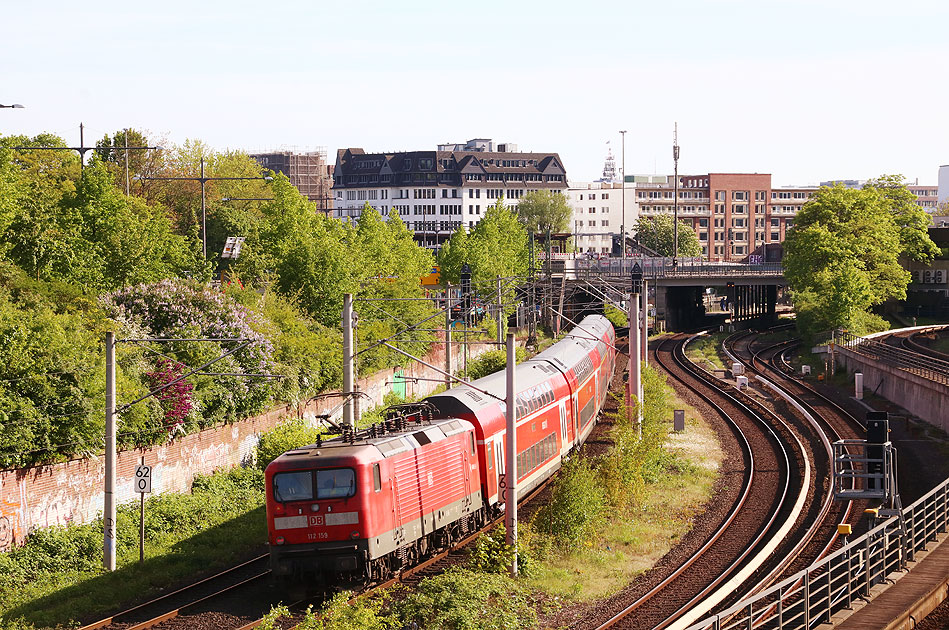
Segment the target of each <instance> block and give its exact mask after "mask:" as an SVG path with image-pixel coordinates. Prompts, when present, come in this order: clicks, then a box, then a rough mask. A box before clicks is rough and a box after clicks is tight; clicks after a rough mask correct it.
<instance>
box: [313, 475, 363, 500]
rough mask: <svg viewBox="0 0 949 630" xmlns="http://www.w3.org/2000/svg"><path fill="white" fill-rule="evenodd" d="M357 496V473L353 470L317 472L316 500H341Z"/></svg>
mask: <svg viewBox="0 0 949 630" xmlns="http://www.w3.org/2000/svg"><path fill="white" fill-rule="evenodd" d="M354 494H356V473H355V471H353V469H352V468H333V469H330V470H318V471H316V498H317V499H341V498H345V497H351V496H353V495H354Z"/></svg>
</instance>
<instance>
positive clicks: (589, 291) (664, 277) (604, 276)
mask: <svg viewBox="0 0 949 630" xmlns="http://www.w3.org/2000/svg"><path fill="white" fill-rule="evenodd" d="M636 264H638V265H639V266H640V268H641V269H642V271H643V279H644V281H645V282H646V286H647V290H648V295H649V302H650V304H652V305H653V307H654V308H655V317H656V319H657V320H659V321H663V322H664V323H665V327H666V329H668V330H685V329H690V328H694V327H695V326H698V325H700V324H701V323H702V322H703V321H704V320H705V315H706V313H707V312H708V310H709V307H710V304H709V302H708V298H707V293H706V291H705V289H706V288H707V287H720V288H723V289H724V294H722V293H721V292H719V293H718V294H717V295H716V300H719V301H720V300H722V299H723V298H724V304H722V303H721V302H719V304H718V306H719V307H721V306H723V305H724V307H725V310H727V311H728V312H729V313H730V314H731V318H732V321H734V322H735V323H736V325H738V326H740V327H741V326H745V327H747V326H762V325H768V324H771V323H773V322H774V321H775V320H776V314H775V307H776V304H777V300H778V293H779V289H780V288H781V287H783V286H785V285H786V284H787V283H786V281H785V278H784V269H783V267H782V265H781V264H780V263H762V264H741V263H711V262H707V261H703V260H702V259H701V258H678V259H675V260H673V259H672V258H662V257H647V256H634V257H629V258H599V259H597V258H589V257H584V256H582V255H561V256H559V257H557V256H556V255H554V256H552V257H551V259H550V261H549V264H545V269H544V271H546V272H547V277H548V279H549V285H550V290H551V292H552V294H553V296H554V297H558V298H559V300H560V301H561V302H562V303H564V304H567V305H570V307H571V308H570V309H568V310H578V309H579V310H582V309H583V308H584V307H585V306H586V305H589V304H593V303H597V302H603V301H611V300H612V301H619V300H622V299H625V296H626V295H628V294H629V292H630V273H631V272H632V269H633V266H634V265H636ZM558 293H559V296H558V295H557V294H558Z"/></svg>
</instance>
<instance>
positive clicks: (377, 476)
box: [372, 464, 382, 492]
mask: <svg viewBox="0 0 949 630" xmlns="http://www.w3.org/2000/svg"><path fill="white" fill-rule="evenodd" d="M372 489H373V490H375V491H376V492H379V491H380V490H382V473H380V472H379V464H373V465H372Z"/></svg>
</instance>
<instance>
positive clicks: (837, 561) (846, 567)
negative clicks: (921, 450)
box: [687, 479, 949, 630]
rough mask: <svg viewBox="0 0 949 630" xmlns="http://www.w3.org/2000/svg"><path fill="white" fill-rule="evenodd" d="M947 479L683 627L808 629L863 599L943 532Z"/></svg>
mask: <svg viewBox="0 0 949 630" xmlns="http://www.w3.org/2000/svg"><path fill="white" fill-rule="evenodd" d="M947 504H949V479H947V480H946V481H943V482H942V483H941V484H939V486H937V487H936V488H933V489H932V490H931V491H930V492H929V493H928V494H926V495H925V496H924V497H922V498H921V499H919V500H918V501H916V502H915V503H913V504H912V505H911V506H909V507H908V508H906V509H905V510H904V511H903V524H904V528H901V527H900V519H899V518H897V517H893V518H890V519H887V520H886V521H884V522H883V523H881V524H879V525H877V526H876V527H873V528H872V529H871V530H870V531H868V532H867V533H866V534H864V535H863V536H861V537H859V538H857V539H856V540H853V541H851V542H848V543H847V544H845V545H844V546H843V548H841V549H839V550H838V551H836V552H834V553H833V554H831V555H830V556H827V557H826V558H824V559H823V560H820V561H818V562H816V563H814V564H812V565H811V566H809V567H808V568H806V569H804V570H803V571H799V572H798V573H796V574H794V575H792V576H791V577H789V578H787V579H786V580H784V581H782V582H781V583H779V584H777V585H775V586H772V587H771V588H769V589H768V590H766V591H764V592H763V593H761V594H759V595H756V596H755V597H752V598H749V599H746V600H743V601H740V602H738V603H737V604H735V605H734V606H731V607H729V608H727V609H725V610H723V611H722V612H720V613H718V614H717V615H715V616H714V617H709V618H708V619H704V620H703V621H700V622H698V623H696V624H693V625H691V626H689V627H688V628H687V630H730V629H733V628H734V629H735V630H738V629H741V630H754V629H755V628H768V629H769V630H810V629H811V628H813V627H815V626H817V625H818V624H820V623H830V620H831V617H832V616H833V615H834V614H835V613H837V612H839V611H841V610H844V609H848V608H850V607H851V605H852V603H853V601H854V600H856V599H859V598H866V597H869V595H870V589H871V588H872V587H873V586H874V585H876V584H879V583H881V582H882V581H883V580H885V579H886V578H887V576H888V575H890V574H891V573H893V572H894V571H898V570H902V569H905V566H906V561H907V560H913V558H914V556H915V554H916V553H917V552H919V551H922V550H923V549H925V548H926V545H927V544H928V543H929V542H931V541H933V540H935V538H936V534H938V533H942V532H945V531H946V527H947V524H949V522H947V521H949V509H947Z"/></svg>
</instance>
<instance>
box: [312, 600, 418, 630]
mask: <svg viewBox="0 0 949 630" xmlns="http://www.w3.org/2000/svg"><path fill="white" fill-rule="evenodd" d="M351 597H352V593H348V592H342V593H336V594H335V595H333V597H332V598H330V600H329V601H328V602H327V603H326V604H325V605H324V606H323V608H322V609H321V610H320V612H319V613H318V614H314V613H313V611H312V610H310V609H307V611H306V615H305V617H304V618H303V621H302V622H301V623H300V625H298V626H296V627H297V628H298V629H299V630H387V629H388V628H398V627H400V626H401V624H396V623H393V620H392V619H391V618H390V617H387V616H386V615H385V614H384V612H383V607H384V605H385V601H386V600H385V596H384V595H382V596H373V597H362V598H360V599H358V600H356V601H355V602H352V603H350V601H349V600H350V598H351Z"/></svg>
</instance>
